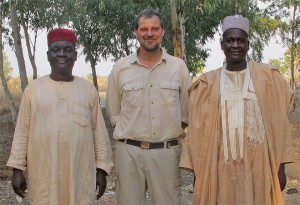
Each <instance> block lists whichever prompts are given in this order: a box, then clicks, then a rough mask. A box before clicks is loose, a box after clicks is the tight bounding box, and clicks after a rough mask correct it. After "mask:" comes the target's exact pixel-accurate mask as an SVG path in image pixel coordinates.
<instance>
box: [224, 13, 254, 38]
mask: <svg viewBox="0 0 300 205" xmlns="http://www.w3.org/2000/svg"><path fill="white" fill-rule="evenodd" d="M231 28H238V29H241V30H243V31H245V32H246V33H247V34H249V20H248V19H247V18H245V17H243V16H241V15H234V16H226V17H225V18H224V20H223V25H222V31H223V33H224V32H225V31H227V30H228V29H231Z"/></svg>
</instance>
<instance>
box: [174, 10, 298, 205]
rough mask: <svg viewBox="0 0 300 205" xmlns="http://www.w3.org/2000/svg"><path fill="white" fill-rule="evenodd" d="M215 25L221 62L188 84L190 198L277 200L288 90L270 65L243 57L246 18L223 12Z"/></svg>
mask: <svg viewBox="0 0 300 205" xmlns="http://www.w3.org/2000/svg"><path fill="white" fill-rule="evenodd" d="M222 29H223V39H222V41H221V48H222V50H223V51H224V54H225V57H226V63H225V64H224V66H223V67H221V68H219V69H216V70H213V71H211V72H208V73H205V74H203V75H201V76H200V77H199V79H198V80H197V81H196V82H195V83H194V85H193V86H192V88H191V89H190V101H189V109H190V111H191V112H190V116H189V122H190V125H189V129H188V134H187V137H186V139H185V141H184V143H183V144H184V145H183V153H182V157H181V162H180V166H181V167H182V168H185V169H187V170H189V171H192V172H193V173H194V174H195V177H196V180H195V187H194V196H193V204H194V205H200V204H201V205H209V204H230V205H239V204H249V205H252V204H256V205H262V204H264V205H271V204H272V205H276V204H284V199H283V196H282V193H281V191H282V190H283V189H284V187H285V184H286V176H285V168H284V165H285V164H286V163H290V162H292V161H293V154H294V152H293V146H292V139H291V135H290V131H289V123H288V112H289V108H290V104H291V101H292V96H293V93H292V91H291V89H290V88H289V87H288V85H287V83H286V82H285V80H284V79H283V77H282V75H281V74H280V72H279V71H278V70H277V69H276V68H275V67H274V66H272V65H267V64H261V63H256V62H253V61H249V62H248V61H247V60H246V54H247V52H248V50H249V40H248V34H249V20H248V19H247V18H244V17H242V16H239V15H236V16H228V17H226V18H225V19H224V20H223V27H222Z"/></svg>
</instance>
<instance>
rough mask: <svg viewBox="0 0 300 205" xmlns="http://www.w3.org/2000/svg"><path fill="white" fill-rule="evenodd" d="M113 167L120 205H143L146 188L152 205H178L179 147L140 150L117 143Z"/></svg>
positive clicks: (179, 181) (179, 182)
mask: <svg viewBox="0 0 300 205" xmlns="http://www.w3.org/2000/svg"><path fill="white" fill-rule="evenodd" d="M115 148H116V150H115V156H114V163H115V169H116V194H117V200H118V204H119V205H144V204H145V193H146V187H148V190H149V194H150V198H151V201H152V204H153V205H179V204H180V198H181V191H180V185H181V174H180V169H179V159H180V155H181V145H177V146H173V147H170V148H163V149H142V148H139V147H136V146H133V145H128V144H124V143H123V142H119V141H117V142H116V144H115Z"/></svg>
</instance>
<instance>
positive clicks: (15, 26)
mask: <svg viewBox="0 0 300 205" xmlns="http://www.w3.org/2000/svg"><path fill="white" fill-rule="evenodd" d="M10 15H11V26H12V35H13V38H14V44H15V53H16V56H17V61H18V66H19V74H20V79H21V88H22V91H24V89H25V88H26V86H27V84H28V79H27V74H26V67H25V60H24V55H23V50H22V43H21V35H20V28H19V23H18V16H17V10H16V4H15V0H11V1H10Z"/></svg>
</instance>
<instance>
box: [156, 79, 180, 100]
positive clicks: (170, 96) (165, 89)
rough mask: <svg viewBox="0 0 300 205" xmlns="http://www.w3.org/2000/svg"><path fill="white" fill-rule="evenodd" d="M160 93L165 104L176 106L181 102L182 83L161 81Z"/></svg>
mask: <svg viewBox="0 0 300 205" xmlns="http://www.w3.org/2000/svg"><path fill="white" fill-rule="evenodd" d="M159 87H160V94H161V96H160V97H161V101H162V104H163V105H166V106H170V105H172V106H174V105H177V104H178V103H179V90H180V84H179V83H176V82H164V83H160V85H159Z"/></svg>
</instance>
